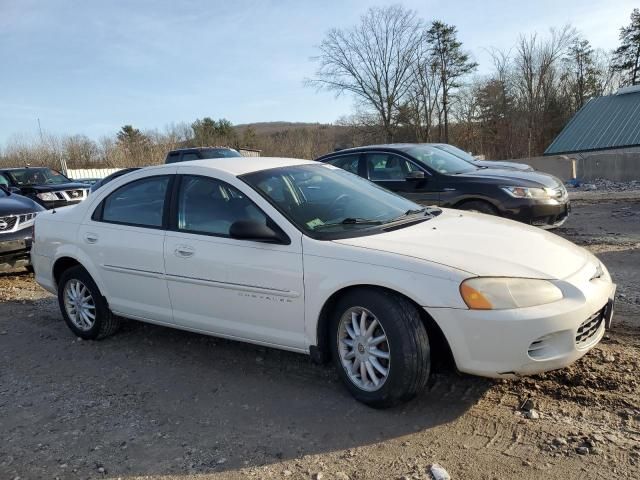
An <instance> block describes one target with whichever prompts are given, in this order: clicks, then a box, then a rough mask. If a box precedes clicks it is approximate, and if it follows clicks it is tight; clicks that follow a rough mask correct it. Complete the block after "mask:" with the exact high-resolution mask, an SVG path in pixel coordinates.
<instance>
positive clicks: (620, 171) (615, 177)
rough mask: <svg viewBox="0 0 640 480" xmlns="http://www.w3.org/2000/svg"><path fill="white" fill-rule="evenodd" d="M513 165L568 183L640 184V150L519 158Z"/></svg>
mask: <svg viewBox="0 0 640 480" xmlns="http://www.w3.org/2000/svg"><path fill="white" fill-rule="evenodd" d="M509 161H510V162H516V163H526V164H528V165H531V166H532V167H533V168H535V169H536V170H540V171H541V172H546V173H550V174H551V175H554V176H556V177H558V178H559V179H560V180H562V181H564V182H566V181H568V180H571V179H572V178H578V179H579V180H581V181H589V180H595V179H596V178H604V179H606V180H612V181H617V182H629V181H631V180H640V149H629V150H624V151H621V150H612V151H600V152H588V153H576V154H571V155H549V156H545V157H531V158H517V159H513V160H509Z"/></svg>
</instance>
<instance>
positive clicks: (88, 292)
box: [58, 265, 120, 340]
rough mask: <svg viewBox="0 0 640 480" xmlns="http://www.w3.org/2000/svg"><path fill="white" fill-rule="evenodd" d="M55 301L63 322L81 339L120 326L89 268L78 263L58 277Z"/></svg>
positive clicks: (109, 332)
mask: <svg viewBox="0 0 640 480" xmlns="http://www.w3.org/2000/svg"><path fill="white" fill-rule="evenodd" d="M58 304H59V305H60V311H61V312H62V316H63V318H64V321H65V322H66V323H67V326H68V327H69V328H70V329H71V331H72V332H73V333H74V334H76V335H77V336H78V337H80V338H83V339H85V340H97V339H99V338H104V337H107V336H109V335H112V334H113V333H115V331H116V330H117V329H118V327H119V326H120V319H119V318H118V317H116V316H115V315H113V314H112V313H111V311H110V310H109V306H108V305H107V302H106V300H105V299H104V297H103V296H102V294H101V293H100V290H99V289H98V286H97V285H96V283H95V282H94V281H93V278H91V275H89V272H87V271H86V270H85V269H84V268H82V267H81V266H79V265H78V266H75V267H72V268H70V269H68V270H66V271H65V272H64V273H63V274H62V276H61V277H60V281H59V282H58Z"/></svg>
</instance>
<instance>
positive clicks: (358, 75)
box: [307, 5, 640, 159]
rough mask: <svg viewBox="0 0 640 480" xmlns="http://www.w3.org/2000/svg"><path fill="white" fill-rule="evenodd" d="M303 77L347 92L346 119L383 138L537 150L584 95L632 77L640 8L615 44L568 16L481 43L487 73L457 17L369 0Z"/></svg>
mask: <svg viewBox="0 0 640 480" xmlns="http://www.w3.org/2000/svg"><path fill="white" fill-rule="evenodd" d="M318 50H319V52H318V55H317V56H316V57H315V58H314V59H315V61H316V62H317V64H318V68H317V71H316V74H315V76H314V77H313V78H311V79H309V80H307V82H308V83H309V84H310V85H312V86H315V87H317V88H319V89H325V90H329V91H332V92H335V93H336V94H337V95H342V94H350V95H352V97H353V98H354V99H355V100H356V112H355V113H354V114H353V115H352V116H350V117H349V118H347V119H344V120H343V122H344V123H345V124H350V125H352V126H354V127H358V126H360V127H362V128H363V129H368V130H371V128H374V129H375V128H376V127H377V128H378V130H379V135H378V137H379V138H380V139H381V140H383V141H386V142H392V141H417V142H445V143H456V144H458V145H460V146H462V147H463V148H465V149H467V150H471V151H474V152H476V153H483V154H485V155H486V156H487V157H489V158H496V159H503V158H514V157H523V156H534V155H539V154H541V153H542V152H543V151H544V149H545V147H546V146H547V145H548V144H549V143H550V142H551V141H552V140H553V138H554V137H555V136H556V135H557V134H558V133H559V131H560V130H561V129H562V127H563V126H564V125H565V124H566V122H567V121H568V119H569V118H571V116H572V115H573V114H574V113H575V112H576V111H577V110H579V109H580V108H581V107H582V106H583V105H584V104H585V103H586V102H587V101H588V100H589V99H590V98H592V97H596V96H600V95H605V94H610V93H612V92H614V91H615V90H617V89H618V88H619V87H621V86H625V85H637V84H640V64H639V61H640V10H638V9H634V10H633V12H632V14H631V22H630V24H629V25H628V26H625V27H622V28H621V30H620V46H619V47H618V48H617V49H615V50H614V51H611V52H607V51H604V50H599V49H594V48H593V47H592V46H591V44H590V43H589V41H588V39H586V38H585V37H584V35H582V34H580V33H579V32H577V31H576V30H575V29H574V28H572V27H570V26H565V27H563V28H560V29H551V30H550V31H549V33H548V34H547V35H539V34H537V33H533V34H529V35H524V34H523V35H520V36H519V38H518V39H517V41H516V43H515V45H514V46H513V47H512V48H511V49H509V50H498V49H492V50H490V56H491V58H492V63H493V65H492V66H491V69H490V73H488V74H486V75H482V76H480V75H477V74H475V73H476V72H477V67H478V64H477V63H476V62H475V61H474V60H473V59H472V58H471V55H470V53H469V52H467V51H466V50H465V49H464V46H463V44H462V42H461V41H460V40H459V36H458V30H457V28H456V26H454V25H449V24H447V23H445V22H442V21H440V20H433V21H431V22H425V21H424V20H422V19H420V18H419V17H418V16H417V14H416V12H415V11H413V10H408V9H405V8H403V7H402V6H399V5H395V6H389V7H382V8H371V9H369V10H368V11H367V12H366V14H365V15H363V16H362V17H361V19H360V22H359V23H358V24H357V25H354V26H353V27H350V28H344V29H337V28H336V29H332V30H330V31H329V32H328V33H327V35H326V37H325V38H324V40H323V41H322V43H321V44H320V45H319V47H318Z"/></svg>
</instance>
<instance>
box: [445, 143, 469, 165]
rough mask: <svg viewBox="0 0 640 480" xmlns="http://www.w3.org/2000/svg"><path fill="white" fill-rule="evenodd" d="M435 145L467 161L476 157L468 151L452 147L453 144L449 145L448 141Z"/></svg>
mask: <svg viewBox="0 0 640 480" xmlns="http://www.w3.org/2000/svg"><path fill="white" fill-rule="evenodd" d="M435 147H436V148H439V149H440V150H444V151H445V152H449V153H451V154H452V155H455V156H456V157H460V158H461V159H463V160H466V161H467V162H475V161H476V159H475V158H473V155H471V154H470V153H469V152H465V151H464V150H462V149H461V148H458V147H454V146H453V145H449V144H448V143H439V144H438V145H435Z"/></svg>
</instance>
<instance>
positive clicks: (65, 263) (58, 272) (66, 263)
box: [53, 257, 80, 285]
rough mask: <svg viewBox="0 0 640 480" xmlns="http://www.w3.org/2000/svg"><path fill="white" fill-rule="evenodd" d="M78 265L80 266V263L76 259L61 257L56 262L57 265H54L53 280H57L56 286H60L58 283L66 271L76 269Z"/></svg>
mask: <svg viewBox="0 0 640 480" xmlns="http://www.w3.org/2000/svg"><path fill="white" fill-rule="evenodd" d="M76 265H80V262H79V261H77V260H76V259H75V258H71V257H61V258H59V259H58V260H56V263H55V264H54V265H53V279H54V280H55V282H56V285H57V284H58V281H59V280H60V277H61V276H62V274H63V273H64V272H65V271H66V270H69V269H70V268H71V267H75V266H76Z"/></svg>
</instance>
